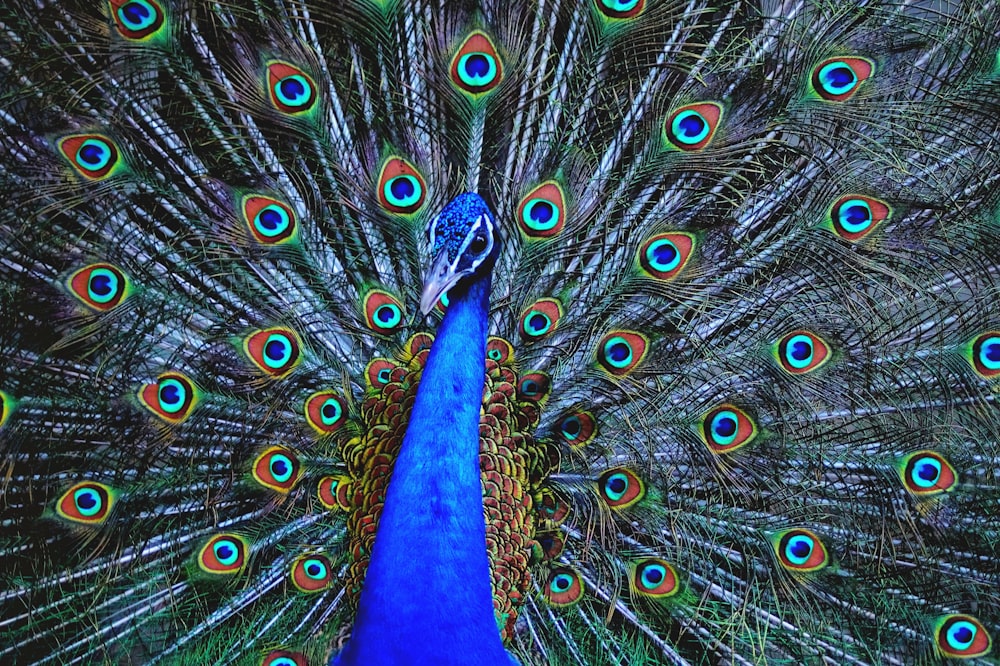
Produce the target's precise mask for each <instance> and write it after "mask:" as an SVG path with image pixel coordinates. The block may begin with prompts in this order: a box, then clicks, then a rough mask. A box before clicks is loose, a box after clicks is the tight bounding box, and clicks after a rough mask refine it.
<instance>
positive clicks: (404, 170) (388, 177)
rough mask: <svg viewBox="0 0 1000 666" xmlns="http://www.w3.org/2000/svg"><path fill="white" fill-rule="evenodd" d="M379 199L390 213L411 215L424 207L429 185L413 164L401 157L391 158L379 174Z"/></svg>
mask: <svg viewBox="0 0 1000 666" xmlns="http://www.w3.org/2000/svg"><path fill="white" fill-rule="evenodd" d="M378 199H379V204H380V205H381V206H382V207H383V208H384V209H386V210H387V211H389V212H390V213H398V214H401V215H409V214H411V213H415V212H417V211H418V210H420V209H421V208H422V207H423V205H424V202H425V201H426V199H427V184H426V182H425V181H424V177H423V176H421V175H420V172H419V171H417V170H416V169H415V168H414V167H413V165H412V164H410V163H409V162H407V161H406V160H404V159H403V158H401V157H390V158H389V159H387V160H386V161H385V163H384V164H383V165H382V170H381V172H380V173H379V179H378Z"/></svg>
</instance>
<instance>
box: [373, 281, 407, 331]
mask: <svg viewBox="0 0 1000 666" xmlns="http://www.w3.org/2000/svg"><path fill="white" fill-rule="evenodd" d="M364 309H365V324H366V325H367V326H368V328H370V329H371V330H373V331H375V332H376V333H386V334H388V333H393V332H395V331H397V330H398V329H399V328H400V327H401V326H402V325H403V304H402V303H400V302H399V300H397V299H396V297H395V296H393V295H392V294H390V293H389V292H387V291H383V290H381V289H372V290H371V291H369V292H368V293H367V294H365V298H364Z"/></svg>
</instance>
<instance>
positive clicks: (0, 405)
mask: <svg viewBox="0 0 1000 666" xmlns="http://www.w3.org/2000/svg"><path fill="white" fill-rule="evenodd" d="M16 406H17V402H16V401H15V400H14V398H13V397H12V396H11V395H10V394H8V393H4V392H3V391H0V428H2V427H3V426H4V424H5V423H7V419H8V418H10V415H11V414H13V413H14V407H16Z"/></svg>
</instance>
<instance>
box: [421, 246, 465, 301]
mask: <svg viewBox="0 0 1000 666" xmlns="http://www.w3.org/2000/svg"><path fill="white" fill-rule="evenodd" d="M465 276H466V273H465V272H464V271H459V270H456V267H455V266H454V265H453V264H452V263H451V262H450V261H449V260H448V250H447V249H443V250H441V251H440V252H439V253H438V255H437V256H436V257H435V258H434V263H432V264H431V267H430V269H428V271H427V275H426V276H425V277H424V292H423V293H422V294H421V295H420V313H421V314H423V315H426V314H428V313H429V312H430V311H431V309H432V308H433V307H434V305H435V303H437V302H438V299H439V298H441V296H442V295H444V293H445V292H446V291H448V290H449V289H451V288H452V287H454V286H455V284H456V283H457V282H458V281H459V280H461V279H462V278H463V277H465Z"/></svg>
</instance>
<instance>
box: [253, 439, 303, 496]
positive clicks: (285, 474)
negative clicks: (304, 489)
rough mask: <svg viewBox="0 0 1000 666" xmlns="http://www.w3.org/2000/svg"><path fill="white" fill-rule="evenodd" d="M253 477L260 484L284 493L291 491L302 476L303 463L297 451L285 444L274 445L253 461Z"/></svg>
mask: <svg viewBox="0 0 1000 666" xmlns="http://www.w3.org/2000/svg"><path fill="white" fill-rule="evenodd" d="M252 471H253V478H254V480H255V481H256V482H257V483H259V484H260V485H262V486H264V487H265V488H268V489H270V490H273V491H275V492H277V493H280V494H282V495H284V494H287V493H288V492H290V491H291V490H292V489H293V488H294V487H295V485H296V484H297V483H298V482H299V479H300V478H302V465H301V463H300V462H299V459H298V457H297V456H296V455H295V452H294V451H292V450H291V449H289V448H286V447H284V446H272V447H269V448H268V449H266V450H265V451H263V452H262V453H261V454H260V455H259V456H257V458H256V459H255V460H254V462H253V467H252Z"/></svg>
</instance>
